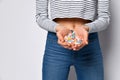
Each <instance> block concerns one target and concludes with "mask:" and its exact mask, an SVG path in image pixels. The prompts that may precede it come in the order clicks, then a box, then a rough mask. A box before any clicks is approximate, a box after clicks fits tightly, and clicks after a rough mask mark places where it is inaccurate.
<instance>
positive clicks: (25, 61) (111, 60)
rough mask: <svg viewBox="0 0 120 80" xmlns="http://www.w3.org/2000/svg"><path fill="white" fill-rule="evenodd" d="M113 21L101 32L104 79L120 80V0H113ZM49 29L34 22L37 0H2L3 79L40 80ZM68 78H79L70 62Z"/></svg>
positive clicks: (0, 53)
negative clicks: (44, 28) (46, 29)
mask: <svg viewBox="0 0 120 80" xmlns="http://www.w3.org/2000/svg"><path fill="white" fill-rule="evenodd" d="M110 7H111V13H112V17H111V19H112V20H111V24H110V26H109V27H108V28H107V29H106V30H105V31H101V32H99V38H100V45H101V48H102V52H103V55H104V68H105V80H120V76H119V74H120V68H119V67H120V58H119V57H120V42H119V41H120V37H119V34H120V31H119V30H120V22H119V21H120V15H119V14H120V9H119V7H120V1H119V0H111V6H110ZM46 33H47V31H45V30H43V29H41V28H39V27H38V25H37V24H36V22H35V0H0V80H41V79H42V76H41V75H42V74H41V69H42V65H41V64H42V58H43V54H44V53H43V51H44V49H45V40H46V35H47V34H46ZM69 80H76V74H75V71H74V67H73V66H71V70H70V74H69Z"/></svg>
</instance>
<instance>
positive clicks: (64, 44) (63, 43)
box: [58, 39, 67, 46]
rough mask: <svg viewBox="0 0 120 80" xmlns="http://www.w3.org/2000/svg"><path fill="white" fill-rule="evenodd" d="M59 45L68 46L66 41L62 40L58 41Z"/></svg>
mask: <svg viewBox="0 0 120 80" xmlns="http://www.w3.org/2000/svg"><path fill="white" fill-rule="evenodd" d="M58 44H60V45H62V46H67V43H66V42H65V41H64V42H62V41H61V40H60V39H58Z"/></svg>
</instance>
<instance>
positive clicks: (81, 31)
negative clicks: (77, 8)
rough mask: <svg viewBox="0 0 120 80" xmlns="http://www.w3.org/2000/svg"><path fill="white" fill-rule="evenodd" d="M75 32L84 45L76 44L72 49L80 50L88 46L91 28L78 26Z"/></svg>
mask: <svg viewBox="0 0 120 80" xmlns="http://www.w3.org/2000/svg"><path fill="white" fill-rule="evenodd" d="M74 31H75V33H76V36H78V37H79V38H80V39H82V43H81V44H74V45H72V48H73V50H79V49H81V48H83V47H84V46H85V45H87V44H88V31H89V28H88V27H87V26H85V25H81V26H76V27H75V28H74Z"/></svg>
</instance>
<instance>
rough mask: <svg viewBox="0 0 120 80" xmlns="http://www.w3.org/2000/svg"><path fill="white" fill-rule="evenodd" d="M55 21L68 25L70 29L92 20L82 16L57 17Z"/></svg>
mask: <svg viewBox="0 0 120 80" xmlns="http://www.w3.org/2000/svg"><path fill="white" fill-rule="evenodd" d="M53 21H55V22H57V23H59V24H60V25H63V26H65V27H67V28H68V29H72V30H73V29H74V28H75V27H76V26H78V27H79V26H80V25H83V24H85V23H89V22H92V21H91V20H85V19H82V18H55V19H53Z"/></svg>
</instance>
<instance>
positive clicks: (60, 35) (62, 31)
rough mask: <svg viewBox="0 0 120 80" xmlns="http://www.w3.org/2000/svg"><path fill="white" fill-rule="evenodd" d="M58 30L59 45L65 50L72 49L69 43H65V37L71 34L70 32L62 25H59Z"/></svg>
mask: <svg viewBox="0 0 120 80" xmlns="http://www.w3.org/2000/svg"><path fill="white" fill-rule="evenodd" d="M55 29H56V35H57V37H58V44H60V45H61V46H63V47H64V48H68V49H72V47H71V45H70V44H69V43H67V42H65V40H64V37H65V36H66V35H67V34H68V33H70V30H69V29H68V28H66V27H64V26H62V25H57V27H56V28H55Z"/></svg>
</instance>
